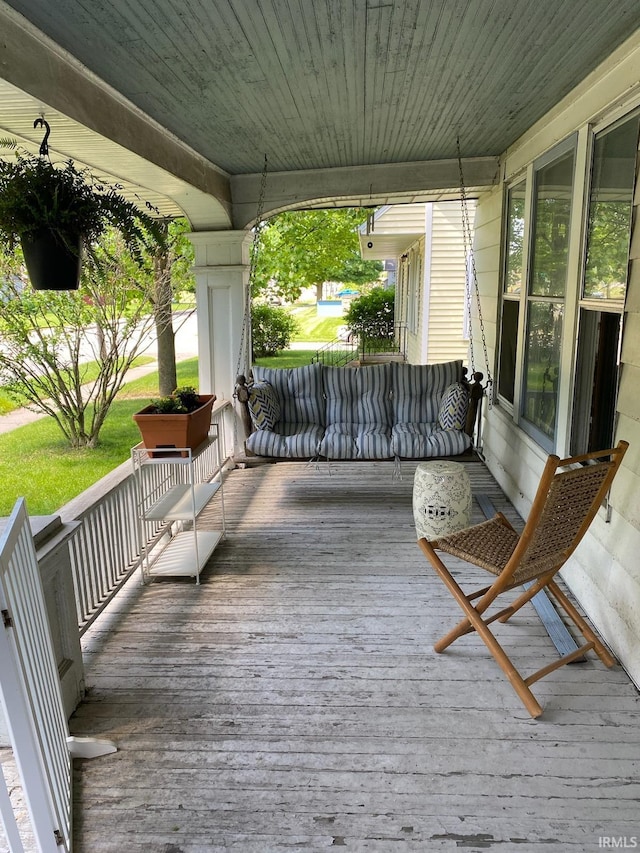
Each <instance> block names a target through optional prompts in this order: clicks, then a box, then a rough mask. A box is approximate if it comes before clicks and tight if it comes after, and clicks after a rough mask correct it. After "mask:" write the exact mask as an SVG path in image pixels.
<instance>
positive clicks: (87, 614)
mask: <svg viewBox="0 0 640 853" xmlns="http://www.w3.org/2000/svg"><path fill="white" fill-rule="evenodd" d="M232 418H235V413H234V411H233V408H232V406H231V403H230V402H229V401H228V400H222V401H220V402H218V401H216V404H215V405H214V410H213V415H212V420H213V422H214V423H217V424H218V429H219V434H220V436H221V450H220V456H221V460H222V464H223V465H224V464H225V462H226V460H227V453H226V443H225V439H224V436H225V428H226V432H227V435H229V426H230V422H231V419H232ZM216 473H217V451H216V449H215V445H211V447H210V448H208V450H207V451H205V452H204V453H201V454H200V455H199V457H198V459H197V460H196V461H195V462H194V478H195V482H207V481H208V480H210V479H211V478H212V477H213V476H214V474H216ZM157 476H158V477H159V478H162V477H166V472H165V471H164V466H161V465H159V466H158V468H157ZM123 477H124V479H122V480H120V482H118V483H116V484H115V485H114V486H112V487H111V488H110V489H108V490H107V491H106V492H104V486H103V487H102V489H103V491H102V493H101V494H100V496H99V497H97V498H96V500H95V501H94V502H93V503H91V504H90V505H89V506H87V507H86V508H84V509H82V510H81V511H79V512H77V513H71V514H70V513H69V511H68V510H69V508H71V507H72V506H73V502H72V504H70V505H68V507H67V508H66V509H67V511H66V512H64V511H63V514H64V516H65V518H66V520H69V519H70V518H73V519H75V520H77V521H80V522H82V525H81V527H80V529H79V530H78V532H77V533H76V534H75V536H74V537H73V540H72V541H71V543H70V546H69V548H70V555H71V566H72V572H73V579H74V586H75V591H76V607H77V611H78V624H79V627H80V633H81V634H82V633H84V631H86V629H87V628H88V627H89V625H91V624H92V622H93V621H94V620H95V619H96V618H97V617H98V616H99V614H100V613H101V612H102V611H103V610H104V608H105V607H106V606H107V604H108V603H109V602H110V601H111V599H112V598H113V596H114V595H115V594H116V593H117V591H118V590H119V589H120V588H121V586H122V585H123V584H124V583H125V582H126V580H127V579H128V578H129V577H130V576H131V574H132V573H133V572H134V571H135V570H136V568H137V567H138V566H139V565H140V559H141V553H142V545H143V544H145V545H146V546H147V547H153V545H154V544H155V543H156V542H158V541H159V539H160V538H161V537H162V535H163V534H164V532H165V530H166V527H167V525H166V524H165V523H162V522H145V523H144V524H143V525H142V531H143V532H142V536H144V538H146V542H145V543H142V542H141V541H140V539H141V534H140V532H139V530H140V525H139V523H138V508H137V502H138V495H137V491H136V488H137V487H136V482H135V478H134V476H133V471H132V470H131V473H129V474H124V475H123Z"/></svg>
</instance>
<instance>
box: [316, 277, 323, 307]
mask: <svg viewBox="0 0 640 853" xmlns="http://www.w3.org/2000/svg"><path fill="white" fill-rule="evenodd" d="M323 290H324V284H323V282H320V284H316V302H322V293H323Z"/></svg>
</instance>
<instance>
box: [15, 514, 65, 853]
mask: <svg viewBox="0 0 640 853" xmlns="http://www.w3.org/2000/svg"><path fill="white" fill-rule="evenodd" d="M0 608H1V609H2V617H3V621H4V627H2V626H0V689H1V692H2V702H3V706H4V710H5V714H6V718H7V724H8V727H9V732H10V735H11V740H12V744H13V749H14V755H15V759H16V764H17V765H18V770H19V773H20V776H21V778H22V781H23V787H24V794H25V799H26V801H27V806H28V809H29V815H30V824H31V829H32V831H33V835H34V837H35V840H36V842H37V845H38V850H41V851H43V853H47V851H51V853H53V851H58V850H60V849H63V850H70V849H71V756H70V753H69V748H68V745H67V738H68V729H67V721H66V717H65V714H64V708H63V704H62V694H61V692H60V682H59V678H58V667H57V664H56V661H55V657H54V654H53V648H52V644H51V637H50V634H49V625H48V621H47V611H46V605H45V602H44V595H43V593H42V585H41V582H40V573H39V568H38V560H37V558H36V551H35V546H34V543H33V537H32V535H31V529H30V527H29V520H28V517H27V512H26V508H25V503H24V499H21V500H20V501H19V502H18V503H17V504H16V506H15V508H14V511H13V513H12V515H11V518H10V519H9V523H8V525H7V528H6V530H5V533H4V535H3V537H2V542H1V544H0ZM1 799H2V802H1V803H0V805H1V806H2V819H3V824H4V826H5V832H6V835H7V838H8V840H9V844H10V849H11V850H12V851H14V853H19V852H20V851H22V850H23V846H22V842H21V840H20V836H19V833H18V828H17V823H16V821H15V818H14V815H13V812H12V811H10V809H11V805H10V802H9V800H8V796H3V797H2V798H1Z"/></svg>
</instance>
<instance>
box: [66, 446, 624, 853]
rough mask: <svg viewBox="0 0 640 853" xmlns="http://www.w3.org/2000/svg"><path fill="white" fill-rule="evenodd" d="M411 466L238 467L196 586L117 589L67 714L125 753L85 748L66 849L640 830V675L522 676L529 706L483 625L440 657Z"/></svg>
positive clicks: (413, 844) (538, 840)
mask: <svg viewBox="0 0 640 853" xmlns="http://www.w3.org/2000/svg"><path fill="white" fill-rule="evenodd" d="M402 467H403V478H402V480H397V479H393V478H392V473H393V465H392V464H391V463H360V464H349V463H341V464H335V465H332V466H331V468H329V467H328V466H327V465H326V463H325V464H324V465H322V466H320V468H319V469H317V468H316V467H315V466H313V465H305V464H304V463H300V464H298V463H286V464H279V465H267V466H263V467H259V468H254V469H246V470H236V471H234V472H232V473H231V474H230V475H229V477H228V479H227V481H226V484H225V501H226V508H227V522H228V535H227V539H226V542H225V543H224V544H223V545H222V546H221V547H220V548H219V550H218V551H217V552H216V553H215V554H214V556H213V558H212V560H211V562H210V565H209V567H208V568H207V570H206V571H205V573H204V575H203V577H202V584H201V586H199V587H198V586H196V585H195V584H194V583H193V582H192V581H183V580H176V581H163V582H157V581H156V582H154V583H152V584H150V585H148V586H146V587H142V586H141V585H140V584H139V582H138V579H137V578H136V580H135V582H134V583H130V584H129V585H128V588H126V589H125V591H124V592H123V593H122V594H121V595H120V596H119V599H118V600H117V601H116V602H115V604H114V605H112V606H111V607H110V608H109V611H108V612H107V613H106V614H105V616H104V617H103V618H102V619H101V620H100V621H99V622H98V623H97V624H96V625H95V626H94V628H93V629H92V630H91V632H90V633H89V634H88V636H87V637H86V638H85V643H84V645H85V651H86V665H87V685H88V694H87V698H86V701H84V702H83V703H82V705H81V706H80V708H79V709H78V711H77V712H76V714H75V715H74V716H73V717H72V719H71V721H70V728H71V731H72V733H74V734H94V735H96V736H102V737H108V738H112V739H114V740H115V741H116V743H117V745H118V748H119V751H118V752H117V753H116V754H114V755H110V756H107V757H104V758H101V759H96V760H94V761H84V762H80V761H78V762H76V766H75V774H74V776H75V778H74V810H75V814H74V822H75V833H74V835H75V847H74V849H75V851H76V853H103V851H113V853H130V851H138V850H140V851H142V850H144V851H156V853H196V851H197V853H201V851H202V853H205V851H206V853H210V851H227V850H230V851H241V853H278V851H285V850H286V851H316V850H317V851H320V850H325V849H328V848H333V847H344V848H345V849H346V850H349V851H395V850H397V851H403V852H404V851H421V853H422V851H440V850H444V851H449V850H451V851H454V850H460V849H464V850H466V851H483V850H495V851H504V852H505V853H512V851H517V853H528V851H535V853H541V851H552V853H556V851H567V850H568V851H573V850H575V851H580V853H585V851H591V850H593V851H596V850H599V849H602V847H603V844H604V845H605V846H608V845H607V844H606V838H612V837H614V838H616V839H619V838H624V837H626V839H627V840H630V839H633V838H637V839H638V844H639V845H640V808H639V806H638V798H639V794H640V787H639V785H638V776H639V770H640V726H638V721H639V713H638V712H639V709H640V705H639V699H638V694H637V691H636V689H635V688H634V686H633V685H632V683H631V682H630V681H629V679H628V678H627V676H626V675H625V673H624V671H623V670H622V669H621V668H620V667H616V668H614V669H613V670H607V669H606V668H605V667H604V666H603V665H601V664H600V663H599V662H597V661H595V660H594V661H590V662H588V663H580V664H574V665H572V666H569V667H564V668H563V669H561V670H559V671H558V672H556V673H554V674H553V675H551V676H550V677H548V678H547V679H545V680H544V681H542V682H540V683H539V684H538V685H536V688H535V692H536V695H537V696H538V697H539V699H540V700H541V701H542V703H543V705H544V709H545V710H544V714H543V716H542V717H541V718H540V719H539V720H532V719H531V718H530V717H529V715H528V714H527V712H526V711H525V709H524V708H523V707H522V705H521V704H520V702H519V700H518V699H517V697H516V695H515V694H514V693H513V691H512V689H511V688H510V686H509V685H508V684H507V682H506V681H505V680H504V678H503V677H502V675H501V673H500V671H499V670H498V668H497V666H496V664H495V663H494V662H493V659H492V658H490V656H489V655H488V653H487V652H486V651H485V650H484V647H483V646H482V644H481V643H480V641H479V640H478V639H476V638H473V637H469V638H464V639H463V640H461V641H459V642H458V643H457V644H456V645H455V646H454V647H453V648H452V649H451V650H450V651H448V652H447V653H446V654H444V655H440V656H439V655H436V654H435V653H434V652H433V650H432V644H433V642H434V640H435V639H437V638H438V637H439V635H440V634H442V633H443V632H444V631H445V630H446V629H448V628H449V627H450V626H451V625H452V623H453V622H454V621H457V619H458V618H459V611H458V608H457V606H456V605H455V603H454V601H453V599H451V597H450V596H449V594H448V593H446V592H445V590H444V588H443V587H442V585H441V583H440V581H439V580H438V579H437V578H436V577H435V576H434V575H433V574H432V573H431V572H430V571H429V569H428V567H427V564H426V562H425V560H424V558H423V557H422V554H421V552H420V550H419V549H418V547H417V546H416V542H415V531H414V527H413V518H412V510H411V491H412V485H413V471H414V469H415V464H411V463H404V464H403V466H402ZM468 468H469V470H470V474H471V478H472V483H473V487H474V491H475V492H481V493H484V494H488V495H489V497H490V498H491V500H492V501H493V503H494V505H495V506H496V508H498V509H502V510H503V511H505V513H506V514H507V515H509V516H510V517H512V518H517V516H516V515H515V513H514V511H513V509H512V508H511V507H510V506H509V505H508V504H507V503H506V501H505V499H504V497H503V496H502V493H501V492H500V491H499V489H498V488H497V486H496V485H495V483H494V482H493V480H492V479H491V478H490V476H489V475H488V473H487V472H486V469H485V468H484V466H482V465H481V464H480V463H477V462H476V463H474V462H470V463H468ZM474 512H475V513H476V519H477V520H481V515H480V510H479V508H478V507H477V506H476V507H475V508H474ZM217 514H218V507H217V506H216V505H215V504H214V505H213V506H212V507H211V508H209V509H208V510H207V511H206V513H205V516H204V520H205V523H215V522H216V521H217ZM474 520H475V519H474ZM459 567H460V573H461V574H463V575H465V574H469V575H470V574H471V571H472V570H471V569H469V568H465V567H464V566H463V564H459ZM500 634H501V636H502V637H503V638H505V644H506V645H507V647H508V650H509V651H513V650H514V649H515V651H513V658H514V660H515V661H516V663H517V664H518V665H519V664H524V666H525V667H526V666H527V661H528V659H531V661H532V664H531V667H530V668H531V669H534V668H537V665H538V663H537V662H538V661H539V660H540V659H541V658H542V659H546V658H552V657H553V655H554V649H553V646H552V645H551V643H550V641H549V639H548V637H547V636H546V634H545V632H544V630H543V628H542V626H541V623H540V622H539V620H538V618H537V616H536V615H535V613H534V612H533V610H532V609H530V610H528V611H526V613H525V615H522V616H519V617H518V618H517V619H514V624H513V625H509V626H501V629H500ZM506 638H510V639H509V640H508V641H507V639H506ZM534 664H535V665H534ZM603 838H605V842H603V841H602V839H603Z"/></svg>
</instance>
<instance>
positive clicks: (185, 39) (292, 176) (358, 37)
mask: <svg viewBox="0 0 640 853" xmlns="http://www.w3.org/2000/svg"><path fill="white" fill-rule="evenodd" d="M0 23H1V24H2V28H3V33H4V36H5V37H4V38H3V40H2V41H1V42H0V75H1V76H2V77H3V78H4V79H5V80H6V81H8V82H9V83H11V84H13V86H15V87H18V89H19V90H20V91H21V92H23V93H24V95H25V99H26V100H25V109H28V112H29V113H30V114H31V113H32V112H33V107H34V106H38V107H40V108H41V110H43V111H45V112H46V113H47V114H48V113H49V111H50V110H53V111H54V115H56V112H55V111H58V112H59V113H60V114H63V115H64V116H67V117H70V118H71V119H73V120H74V121H76V122H78V123H80V124H81V125H83V126H84V127H85V129H86V128H88V129H90V131H91V132H92V133H95V134H97V136H98V137H103V138H104V139H106V140H108V141H109V144H107V145H105V146H104V148H101V146H100V140H99V138H98V139H96V138H93V137H92V138H87V139H86V140H85V141H84V142H83V144H82V145H81V144H79V143H76V142H75V141H72V142H71V143H69V144H67V145H66V146H65V151H64V152H63V151H62V150H61V151H60V152H59V153H60V154H63V153H64V154H66V155H68V156H73V157H75V158H76V159H78V160H80V161H82V162H90V163H91V164H92V165H94V166H95V167H97V168H104V169H105V170H108V169H109V166H110V165H112V164H113V162H114V160H117V161H118V163H119V168H120V169H121V170H122V173H121V174H120V177H121V178H123V179H124V178H127V179H128V180H130V181H132V182H133V183H136V184H139V185H140V186H141V187H142V188H144V187H147V186H149V187H150V188H151V189H154V190H157V191H158V192H166V193H168V194H169V193H170V198H171V199H172V200H173V201H174V202H175V203H176V204H177V205H178V206H179V207H180V208H181V209H183V210H185V211H186V212H187V214H188V215H189V216H190V218H191V219H192V222H193V223H195V226H196V227H197V228H198V229H205V228H210V229H215V230H217V229H221V228H228V227H229V226H230V225H231V224H233V227H237V228H243V227H245V226H246V224H247V223H248V222H250V221H252V219H253V217H254V216H255V210H256V202H257V198H258V188H259V186H260V174H261V171H262V166H263V161H264V156H265V154H266V155H267V156H268V160H269V169H270V174H271V179H270V181H269V192H268V197H267V200H266V201H267V203H266V206H265V210H266V211H269V212H274V211H277V210H279V209H283V208H286V207H290V206H294V205H296V206H303V204H311V205H315V206H318V205H323V204H326V203H327V202H328V203H330V204H335V205H340V204H345V203H349V204H382V203H387V204H393V203H401V202H409V201H418V200H426V199H427V198H428V199H432V198H438V197H443V198H450V197H452V195H453V193H454V192H455V191H456V189H457V187H458V186H459V180H458V176H457V169H456V163H455V158H456V153H457V152H456V137H457V136H459V137H460V141H461V152H462V157H463V159H464V161H465V163H466V164H467V165H466V171H467V173H468V180H467V186H468V187H473V186H476V187H477V188H478V190H479V191H482V189H483V188H485V187H487V186H488V185H490V184H491V182H492V181H493V179H494V176H495V175H496V171H497V169H496V164H497V158H498V157H500V156H501V155H502V154H503V153H504V152H505V151H506V150H507V149H508V147H509V146H510V145H512V144H513V143H514V141H515V140H517V139H518V138H519V137H520V136H521V135H522V134H523V133H524V132H525V131H526V130H527V129H528V128H530V127H531V126H532V125H533V124H534V123H535V122H536V121H538V120H539V119H540V118H541V117H542V116H544V115H545V114H546V113H547V112H548V111H549V110H550V109H552V108H553V107H554V106H555V105H556V104H558V103H559V102H560V101H561V100H562V99H563V98H564V97H565V96H567V95H568V94H569V93H570V92H571V90H572V89H573V88H574V87H576V86H577V85H578V84H580V83H581V82H582V81H584V80H585V79H586V78H587V77H588V75H589V74H590V73H591V72H592V71H593V70H594V69H595V68H596V67H597V66H598V65H599V64H600V63H602V62H604V61H606V60H607V59H608V58H609V57H611V56H612V54H614V53H615V51H616V50H618V49H620V50H622V51H623V50H624V49H625V48H624V42H625V40H626V39H628V38H629V37H630V36H632V34H634V33H635V31H636V30H637V29H638V27H640V4H638V2H637V0H599V2H591V3H585V2H584V0H536V2H535V3H532V2H530V0H492V2H487V0H428V2H427V0H424V2H422V0H421V2H418V0H393V2H382V3H381V2H378V0H340V2H336V0H314V2H311V0H306V2H305V0H291V2H286V3H285V2H281V0H264V2H260V3H255V2H247V0H238V1H237V2H230V0H187V2H185V3H182V4H176V3H175V0H155V2H153V3H151V2H136V3H132V2H130V0H110V2H108V3H105V2H93V3H89V2H86V0H56V2H55V3H52V2H51V0H0ZM615 62H616V59H615V56H614V57H613V58H612V59H611V67H612V68H613V67H614V66H615ZM18 118H19V117H15V116H12V115H7V113H6V110H5V111H4V114H3V115H2V116H0V130H2V131H3V133H6V134H14V133H15V134H18V135H21V136H22V137H23V138H25V137H26V138H27V139H29V138H30V137H29V136H28V127H22V128H21V126H20V123H19V120H18ZM38 141H39V140H38ZM51 142H52V144H55V135H54V136H53V138H52V140H51ZM113 143H117V145H119V146H120V147H121V148H122V149H124V151H122V152H119V154H118V153H117V152H115V151H114V147H113ZM127 151H128V152H133V154H134V155H135V156H133V157H130V158H127V157H126V154H125V152H127ZM90 155H93V160H92V159H91V156H90ZM137 158H143V159H144V160H147V161H150V162H151V163H152V164H153V165H154V166H155V167H156V169H155V172H154V171H153V170H151V172H152V173H150V170H149V168H148V167H145V166H144V164H142V163H140V162H139V161H138V159H137ZM96 161H97V162H96ZM474 164H475V166H474ZM474 170H475V171H477V174H476V175H475V181H474V174H473V173H474ZM450 173H451V174H450ZM487 173H488V175H487ZM451 175H453V177H451ZM207 197H208V205H207Z"/></svg>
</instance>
